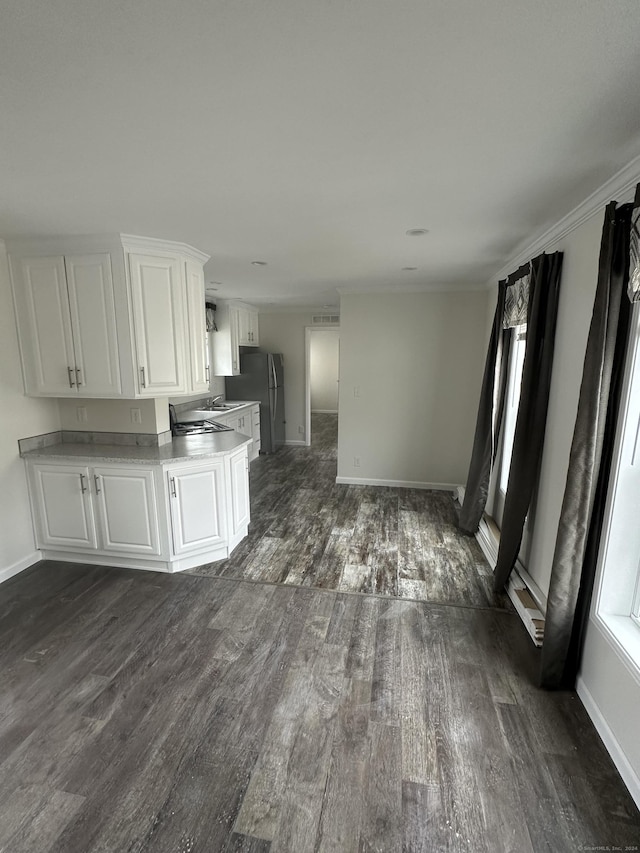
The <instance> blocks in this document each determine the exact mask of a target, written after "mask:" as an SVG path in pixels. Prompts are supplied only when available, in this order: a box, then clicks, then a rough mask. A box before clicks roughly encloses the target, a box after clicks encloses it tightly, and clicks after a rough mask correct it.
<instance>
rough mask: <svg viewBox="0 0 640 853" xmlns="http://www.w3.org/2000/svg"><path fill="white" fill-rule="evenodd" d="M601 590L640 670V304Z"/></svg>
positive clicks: (615, 634)
mask: <svg viewBox="0 0 640 853" xmlns="http://www.w3.org/2000/svg"><path fill="white" fill-rule="evenodd" d="M596 590H597V593H596V602H595V610H596V621H597V623H598V624H599V625H600V627H601V628H603V629H604V630H605V632H606V633H607V634H608V635H609V637H610V638H611V639H612V640H613V641H614V643H616V644H617V645H618V647H619V648H620V649H621V651H622V652H623V654H624V655H625V656H626V657H627V660H628V661H629V662H630V663H632V664H633V666H634V668H636V669H638V670H640V303H637V304H636V305H635V306H634V310H633V316H632V322H631V335H630V341H629V351H628V357H627V367H626V375H625V381H624V386H623V391H622V403H621V410H620V416H619V421H618V435H617V437H616V447H615V449H614V457H613V463H612V469H611V480H610V485H609V498H608V505H607V510H606V514H605V519H604V528H603V537H602V545H601V549H600V559H599V572H598V581H597V586H596Z"/></svg>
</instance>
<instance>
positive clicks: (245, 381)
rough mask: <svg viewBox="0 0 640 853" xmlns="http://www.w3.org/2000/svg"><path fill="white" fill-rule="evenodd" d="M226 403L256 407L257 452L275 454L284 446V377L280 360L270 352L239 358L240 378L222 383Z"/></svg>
mask: <svg viewBox="0 0 640 853" xmlns="http://www.w3.org/2000/svg"><path fill="white" fill-rule="evenodd" d="M225 389H226V392H227V399H229V400H257V401H258V402H259V403H260V449H261V451H262V452H263V453H275V452H276V450H278V449H279V448H280V447H282V445H283V444H284V429H285V426H284V424H285V421H284V374H283V368H282V356H281V355H280V354H279V353H272V352H245V353H242V354H241V355H240V375H239V376H228V377H227V378H226V380H225Z"/></svg>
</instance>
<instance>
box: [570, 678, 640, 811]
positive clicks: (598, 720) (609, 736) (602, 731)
mask: <svg viewBox="0 0 640 853" xmlns="http://www.w3.org/2000/svg"><path fill="white" fill-rule="evenodd" d="M576 692H577V694H578V696H579V697H580V700H581V701H582V704H583V705H584V707H585V709H586V711H587V714H588V715H589V717H590V718H591V721H592V723H593V725H594V726H595V727H596V731H597V732H598V734H599V735H600V737H601V738H602V742H603V743H604V745H605V748H606V750H607V752H608V753H609V755H610V756H611V759H612V761H613V763H614V764H615V765H616V768H617V770H618V773H619V774H620V776H621V777H622V781H623V782H624V784H625V785H626V786H627V788H628V789H629V793H630V794H631V796H632V797H633V799H634V801H635V804H636V805H637V806H638V808H639V809H640V778H639V777H638V774H637V773H636V772H635V770H634V769H633V767H632V766H631V764H630V763H629V760H628V758H627V756H626V755H625V753H624V750H623V749H622V747H621V746H620V743H619V741H618V739H617V738H616V736H615V735H614V733H613V732H612V731H611V729H610V727H609V724H608V723H607V721H606V720H605V718H604V716H603V714H602V712H601V710H600V708H599V707H598V705H597V703H596V701H595V699H594V698H593V696H592V695H591V693H590V692H589V689H588V687H587V686H586V684H585V682H584V680H583V678H582V676H578V680H577V683H576Z"/></svg>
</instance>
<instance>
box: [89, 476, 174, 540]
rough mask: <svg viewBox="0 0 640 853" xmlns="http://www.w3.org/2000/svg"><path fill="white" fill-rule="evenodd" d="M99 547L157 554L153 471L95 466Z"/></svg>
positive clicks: (94, 477)
mask: <svg viewBox="0 0 640 853" xmlns="http://www.w3.org/2000/svg"><path fill="white" fill-rule="evenodd" d="M92 475H93V488H94V491H95V502H96V506H97V509H98V519H99V529H100V548H101V550H102V551H108V552H116V553H121V554H150V555H156V556H159V555H160V554H161V553H162V547H161V545H160V529H159V524H158V506H157V502H156V494H155V481H154V472H153V470H148V469H146V468H141V467H140V466H138V467H137V468H117V467H113V466H103V467H100V468H94V469H93V470H92Z"/></svg>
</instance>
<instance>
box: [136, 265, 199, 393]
mask: <svg viewBox="0 0 640 853" xmlns="http://www.w3.org/2000/svg"><path fill="white" fill-rule="evenodd" d="M129 273H130V277H131V300H132V307H133V324H134V329H135V337H136V355H137V362H138V364H137V367H138V393H139V394H140V395H143V396H148V397H159V396H163V395H170V394H176V393H179V394H181V393H184V392H185V391H186V390H187V381H186V372H187V371H186V364H187V362H186V349H185V342H186V337H187V330H186V322H185V299H184V289H183V280H182V270H181V263H180V261H179V260H178V259H177V258H158V257H155V256H153V255H137V254H130V255H129Z"/></svg>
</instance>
